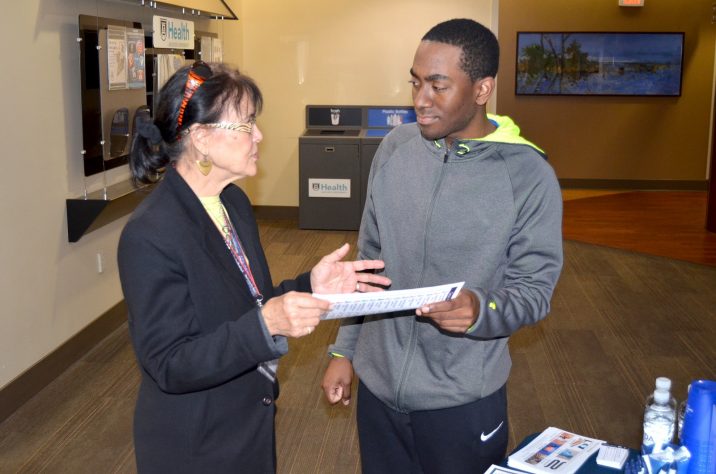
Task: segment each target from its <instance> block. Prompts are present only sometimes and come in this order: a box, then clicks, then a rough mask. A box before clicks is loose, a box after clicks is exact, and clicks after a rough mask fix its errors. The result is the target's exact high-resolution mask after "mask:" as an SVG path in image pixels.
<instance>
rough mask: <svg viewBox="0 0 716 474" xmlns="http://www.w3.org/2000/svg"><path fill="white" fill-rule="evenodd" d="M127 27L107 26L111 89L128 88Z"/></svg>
mask: <svg viewBox="0 0 716 474" xmlns="http://www.w3.org/2000/svg"><path fill="white" fill-rule="evenodd" d="M126 33H127V29H126V28H125V27H123V26H115V25H108V26H107V77H108V79H109V90H116V89H127V36H126Z"/></svg>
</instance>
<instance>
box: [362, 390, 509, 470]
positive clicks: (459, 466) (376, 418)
mask: <svg viewBox="0 0 716 474" xmlns="http://www.w3.org/2000/svg"><path fill="white" fill-rule="evenodd" d="M357 421H358V438H359V442H360V455H361V465H362V467H363V473H364V474H408V473H410V474H441V473H445V474H448V473H449V474H461V473H465V474H467V473H469V474H481V473H483V472H485V470H486V469H487V468H488V467H489V466H490V465H491V464H498V463H500V462H501V461H502V460H503V458H504V456H505V450H506V449H507V389H506V386H502V388H500V389H499V390H498V391H496V392H495V393H493V394H491V395H489V396H487V397H485V398H483V399H481V400H477V401H475V402H472V403H468V404H466V405H461V406H457V407H452V408H444V409H441V410H425V411H414V412H411V413H407V414H406V413H399V412H397V411H395V410H392V409H391V408H388V407H387V406H386V405H385V404H384V403H383V402H381V401H380V400H378V398H376V397H375V396H374V395H373V394H372V393H371V392H370V390H368V388H366V386H365V385H363V383H362V382H360V383H359V385H358V407H357Z"/></svg>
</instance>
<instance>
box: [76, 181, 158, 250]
mask: <svg viewBox="0 0 716 474" xmlns="http://www.w3.org/2000/svg"><path fill="white" fill-rule="evenodd" d="M153 187H154V186H152V185H150V186H143V187H141V188H135V187H134V186H133V185H132V183H131V182H130V181H122V182H120V183H117V184H114V185H112V186H108V187H107V188H106V191H105V190H104V189H102V190H99V191H96V192H93V193H90V194H88V195H87V197H81V198H76V199H67V239H68V240H69V241H70V242H77V241H78V240H80V239H81V238H82V236H83V235H85V234H88V233H90V232H92V231H93V230H96V229H99V228H100V227H102V226H104V225H107V224H109V223H110V222H112V221H115V220H117V219H119V218H120V217H122V216H124V215H126V214H129V213H130V212H132V211H133V210H134V208H135V207H137V205H138V204H139V203H140V202H142V200H143V199H144V198H145V197H147V196H148V195H149V193H150V192H151V190H152V188H153Z"/></svg>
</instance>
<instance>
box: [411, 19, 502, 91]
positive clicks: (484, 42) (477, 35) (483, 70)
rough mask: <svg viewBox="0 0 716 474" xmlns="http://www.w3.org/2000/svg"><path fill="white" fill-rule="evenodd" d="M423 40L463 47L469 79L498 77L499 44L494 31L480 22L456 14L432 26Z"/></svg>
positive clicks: (463, 58)
mask: <svg viewBox="0 0 716 474" xmlns="http://www.w3.org/2000/svg"><path fill="white" fill-rule="evenodd" d="M423 41H435V42H437V43H445V44H449V45H452V46H457V47H458V48H460V49H462V61H461V62H460V67H461V68H462V70H463V71H465V74H467V75H468V76H470V80H471V81H472V82H475V81H476V80H478V79H482V78H483V77H495V76H496V75H497V66H498V63H499V62H500V45H499V43H498V42H497V38H496V37H495V35H494V34H493V33H492V31H490V30H489V29H487V28H486V27H485V26H483V25H481V24H480V23H478V22H476V21H474V20H469V19H466V18H456V19H454V20H448V21H444V22H442V23H439V24H437V25H435V26H433V27H432V28H431V29H430V31H428V32H427V33H425V36H423Z"/></svg>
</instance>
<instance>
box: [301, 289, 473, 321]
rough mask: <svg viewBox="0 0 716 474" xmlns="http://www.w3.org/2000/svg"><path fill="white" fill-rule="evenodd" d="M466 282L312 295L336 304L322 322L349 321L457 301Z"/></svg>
mask: <svg viewBox="0 0 716 474" xmlns="http://www.w3.org/2000/svg"><path fill="white" fill-rule="evenodd" d="M464 284H465V282H464V281H461V282H458V283H450V284H448V285H439V286H430V287H424V288H413V289H410V290H392V291H371V292H367V293H358V292H356V293H341V294H334V295H321V294H316V293H314V294H313V296H315V297H316V298H320V299H323V300H327V301H330V302H331V303H333V309H332V310H330V311H329V312H328V313H326V314H324V315H323V317H322V319H338V318H350V317H353V316H365V315H368V314H380V313H391V312H393V311H403V310H406V309H415V308H420V307H421V306H423V305H426V304H430V303H435V302H438V301H448V300H451V299H453V298H455V297H456V296H457V295H458V293H460V290H461V289H462V286H463V285H464Z"/></svg>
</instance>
